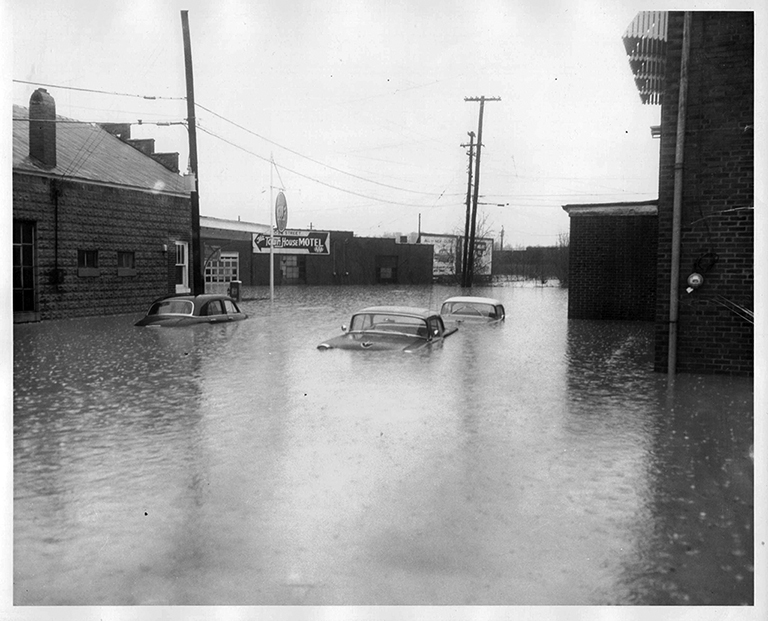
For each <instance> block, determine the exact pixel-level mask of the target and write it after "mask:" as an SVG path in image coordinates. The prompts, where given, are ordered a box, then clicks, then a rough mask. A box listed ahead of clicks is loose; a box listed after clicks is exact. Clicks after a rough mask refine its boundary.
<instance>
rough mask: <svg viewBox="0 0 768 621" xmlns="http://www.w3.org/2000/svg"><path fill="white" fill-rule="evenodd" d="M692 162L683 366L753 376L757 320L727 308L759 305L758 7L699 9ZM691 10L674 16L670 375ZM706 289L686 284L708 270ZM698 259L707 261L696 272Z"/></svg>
mask: <svg viewBox="0 0 768 621" xmlns="http://www.w3.org/2000/svg"><path fill="white" fill-rule="evenodd" d="M692 15H693V19H692V37H691V55H690V61H689V86H688V104H687V118H686V131H685V154H684V157H685V160H684V165H683V200H682V246H681V261H680V284H681V286H680V289H679V291H678V292H677V295H678V299H679V301H680V314H679V320H678V339H677V370H678V371H680V372H697V373H726V374H737V375H749V374H751V373H752V372H753V343H754V333H753V326H752V325H751V324H750V323H749V322H748V321H746V320H745V319H744V318H742V317H740V316H739V314H738V313H737V312H735V311H734V310H729V309H728V308H726V307H725V306H724V305H723V304H731V305H733V304H735V305H738V306H741V307H743V308H747V309H750V310H753V309H754V306H753V294H754V272H753V240H754V233H753V215H754V210H753V207H754V189H753V188H754V170H753V161H754V134H753V123H754V87H753V82H754V63H753V54H754V24H753V14H752V13H751V12H693V13H692ZM682 32H683V13H681V12H673V13H670V21H669V46H668V56H667V66H666V82H665V83H666V85H667V87H666V88H665V92H664V96H663V100H662V116H661V125H662V136H661V160H660V166H659V175H660V176H659V248H658V265H659V280H658V288H657V300H658V305H657V311H656V321H657V327H656V348H655V368H656V369H657V370H658V371H666V368H667V355H668V320H669V295H670V293H669V280H670V269H671V243H672V241H671V240H672V209H673V193H674V161H675V137H676V127H677V105H678V88H679V76H680V57H681V41H682ZM714 255H717V257H718V259H717V262H716V263H714V265H712V266H711V268H710V269H709V270H708V271H707V272H706V273H705V274H704V277H705V282H704V285H703V286H702V287H700V288H699V289H697V290H695V291H694V292H692V293H687V292H686V291H685V289H686V286H687V285H686V280H687V278H688V275H689V274H690V273H691V272H692V271H701V269H700V268H702V267H706V266H707V265H709V263H711V258H712V257H713V256H714ZM697 261H698V262H699V265H698V268H697Z"/></svg>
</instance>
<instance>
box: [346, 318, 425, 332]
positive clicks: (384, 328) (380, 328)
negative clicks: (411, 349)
mask: <svg viewBox="0 0 768 621" xmlns="http://www.w3.org/2000/svg"><path fill="white" fill-rule="evenodd" d="M350 332H391V333H395V334H407V335H408V336H420V337H422V338H426V337H427V322H426V321H424V319H422V318H420V317H411V316H409V315H391V314H382V313H360V314H358V315H355V316H354V317H352V323H351V324H350Z"/></svg>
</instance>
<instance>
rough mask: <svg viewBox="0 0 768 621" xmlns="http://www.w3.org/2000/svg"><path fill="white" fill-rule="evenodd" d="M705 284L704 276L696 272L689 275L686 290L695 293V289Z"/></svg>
mask: <svg viewBox="0 0 768 621" xmlns="http://www.w3.org/2000/svg"><path fill="white" fill-rule="evenodd" d="M703 284H704V276H702V275H701V274H699V273H698V272H694V273H693V274H691V275H690V276H688V287H687V289H686V291H687V292H688V293H693V291H694V290H695V289H698V288H699V287H701V285H703Z"/></svg>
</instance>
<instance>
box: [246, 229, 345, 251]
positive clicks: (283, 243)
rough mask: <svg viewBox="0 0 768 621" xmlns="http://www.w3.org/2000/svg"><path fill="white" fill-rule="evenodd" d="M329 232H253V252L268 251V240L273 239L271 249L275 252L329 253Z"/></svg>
mask: <svg viewBox="0 0 768 621" xmlns="http://www.w3.org/2000/svg"><path fill="white" fill-rule="evenodd" d="M330 235H331V234H330V233H329V232H328V231H291V230H288V231H285V232H284V233H275V234H274V235H273V236H270V234H269V233H253V234H252V235H251V240H252V244H253V253H254V254H257V253H260V252H269V250H270V246H269V244H270V241H271V240H272V239H274V240H275V247H274V248H273V249H272V251H273V252H274V253H275V254H314V255H322V254H331V245H330Z"/></svg>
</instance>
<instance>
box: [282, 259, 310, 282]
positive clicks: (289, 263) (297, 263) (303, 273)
mask: <svg viewBox="0 0 768 621" xmlns="http://www.w3.org/2000/svg"><path fill="white" fill-rule="evenodd" d="M306 259H307V258H306V257H305V256H303V255H297V254H286V255H282V256H281V258H280V275H281V276H282V281H283V282H284V283H285V284H287V285H290V284H294V285H295V284H303V283H304V282H305V281H306V279H307V260H306Z"/></svg>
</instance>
